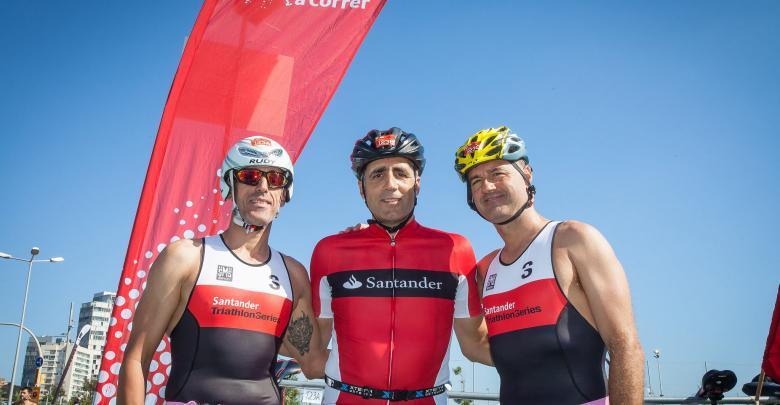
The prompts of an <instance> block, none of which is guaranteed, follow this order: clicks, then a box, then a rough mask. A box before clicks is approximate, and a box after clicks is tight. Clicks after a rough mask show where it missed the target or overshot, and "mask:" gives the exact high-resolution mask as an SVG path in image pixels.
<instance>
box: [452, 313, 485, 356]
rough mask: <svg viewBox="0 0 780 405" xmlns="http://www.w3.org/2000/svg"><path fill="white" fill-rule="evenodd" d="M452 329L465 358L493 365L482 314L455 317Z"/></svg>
mask: <svg viewBox="0 0 780 405" xmlns="http://www.w3.org/2000/svg"><path fill="white" fill-rule="evenodd" d="M454 329H455V337H457V338H458V343H459V344H460V350H461V351H462V352H463V355H464V356H466V358H467V359H469V360H471V361H476V362H479V363H482V364H485V365H488V366H493V358H492V357H490V345H489V344H488V338H487V326H486V325H485V320H484V318H483V317H482V315H480V316H474V317H471V318H455V322H454Z"/></svg>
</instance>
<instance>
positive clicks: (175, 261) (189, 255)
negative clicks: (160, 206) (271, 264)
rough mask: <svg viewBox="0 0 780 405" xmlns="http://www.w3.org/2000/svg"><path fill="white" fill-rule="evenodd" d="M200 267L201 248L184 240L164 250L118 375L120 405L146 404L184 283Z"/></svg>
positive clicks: (139, 307)
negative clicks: (158, 353) (148, 379)
mask: <svg viewBox="0 0 780 405" xmlns="http://www.w3.org/2000/svg"><path fill="white" fill-rule="evenodd" d="M199 265H200V245H199V244H198V243H197V242H194V241H190V240H182V241H179V242H177V243H174V244H171V245H169V246H168V247H167V248H165V250H163V251H162V253H160V256H159V257H158V258H157V260H155V262H154V264H153V265H152V268H151V269H150V270H149V280H148V281H147V288H146V290H145V291H144V294H143V297H142V298H141V302H140V304H138V309H137V311H136V313H135V317H134V318H133V331H132V332H131V334H130V339H129V341H128V342H127V348H126V349H125V356H124V360H123V361H122V368H121V371H120V373H119V390H118V393H117V400H118V401H119V404H120V405H123V404H133V405H135V404H139V405H140V404H143V403H144V395H145V393H146V377H147V374H148V370H149V363H150V362H151V361H152V356H154V352H155V350H156V349H157V346H158V345H159V344H160V341H161V340H162V338H163V335H164V334H165V333H167V332H168V328H169V327H170V326H171V325H172V324H173V323H174V319H173V318H174V316H175V315H176V312H177V309H178V308H179V307H180V304H181V299H182V286H183V283H184V282H185V281H186V280H187V279H188V277H191V276H192V274H193V273H194V274H197V269H198V266H199ZM179 316H180V314H179Z"/></svg>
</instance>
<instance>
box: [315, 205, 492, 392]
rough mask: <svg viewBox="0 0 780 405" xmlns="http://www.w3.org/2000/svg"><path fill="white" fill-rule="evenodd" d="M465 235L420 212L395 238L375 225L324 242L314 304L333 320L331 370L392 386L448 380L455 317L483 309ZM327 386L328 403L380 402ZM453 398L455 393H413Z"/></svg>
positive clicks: (345, 378)
mask: <svg viewBox="0 0 780 405" xmlns="http://www.w3.org/2000/svg"><path fill="white" fill-rule="evenodd" d="M474 271H475V258H474V252H473V250H472V249H471V245H470V244H469V242H468V240H466V238H464V237H462V236H460V235H456V234H452V233H446V232H442V231H439V230H435V229H431V228H426V227H423V226H421V225H419V224H418V223H417V222H415V221H414V220H413V219H412V220H410V221H409V223H407V224H406V225H405V226H404V227H403V228H401V230H400V231H398V233H397V234H396V236H395V238H391V237H390V236H389V234H388V233H387V232H386V231H385V230H384V229H383V228H381V227H380V226H378V225H376V224H372V225H370V226H369V227H368V228H366V229H363V230H360V231H355V232H349V233H344V234H339V235H332V236H329V237H327V238H325V239H323V240H321V241H320V242H319V243H318V244H317V247H316V248H315V249H314V253H313V254H312V259H311V281H312V298H313V305H314V312H315V313H316V315H317V316H318V317H321V318H333V338H332V351H331V354H330V357H329V358H328V362H327V365H326V368H325V374H326V375H327V376H328V377H330V378H332V379H335V380H339V381H342V382H345V383H348V384H351V385H355V386H361V387H364V386H365V387H371V388H373V389H383V390H419V389H424V388H430V387H434V386H438V385H441V384H444V383H447V382H448V381H449V365H448V362H449V342H450V337H451V335H452V322H453V317H455V318H467V317H472V316H478V315H479V314H480V304H479V297H478V294H477V288H476V284H475V280H474ZM385 402H386V401H384V400H369V401H366V400H364V399H362V398H361V397H360V396H357V395H353V394H349V393H345V392H340V391H337V390H335V389H333V388H330V387H327V388H326V390H325V398H324V401H323V403H324V404H332V403H338V404H351V403H361V404H366V403H368V404H371V403H373V404H380V403H385ZM409 403H410V404H438V403H442V404H443V403H446V394H440V395H436V396H433V397H428V398H422V399H417V400H412V401H409Z"/></svg>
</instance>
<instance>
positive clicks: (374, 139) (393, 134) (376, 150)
mask: <svg viewBox="0 0 780 405" xmlns="http://www.w3.org/2000/svg"><path fill="white" fill-rule="evenodd" d="M424 151H425V149H424V148H423V146H422V144H421V143H420V141H419V140H418V139H417V137H416V136H414V134H412V133H409V132H404V130H402V129H401V128H398V127H392V128H390V129H388V130H387V131H380V130H378V129H373V130H371V131H368V133H367V134H366V136H364V137H362V138H360V139H358V140H357V142H355V148H354V149H352V155H350V156H349V159H350V160H351V161H352V171H353V172H354V173H355V177H357V178H358V179H360V178H361V177H363V170H364V169H365V168H366V165H368V164H369V163H371V162H373V161H374V160H377V159H384V158H388V157H395V156H400V157H405V158H407V159H409V160H411V161H412V162H413V163H414V165H415V167H416V168H417V171H418V173H419V174H422V172H423V169H424V168H425V157H424V156H423V152H424Z"/></svg>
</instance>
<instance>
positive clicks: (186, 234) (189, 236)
mask: <svg viewBox="0 0 780 405" xmlns="http://www.w3.org/2000/svg"><path fill="white" fill-rule="evenodd" d="M184 237H185V238H187V239H192V238H194V237H195V232H192V231H191V230H189V229H187V230H186V231H184Z"/></svg>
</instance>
